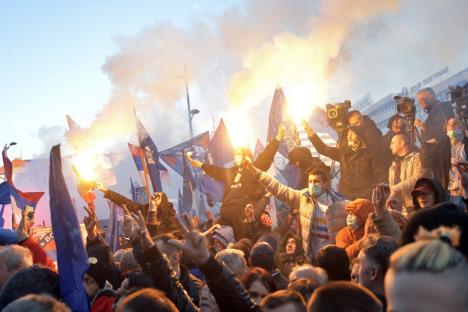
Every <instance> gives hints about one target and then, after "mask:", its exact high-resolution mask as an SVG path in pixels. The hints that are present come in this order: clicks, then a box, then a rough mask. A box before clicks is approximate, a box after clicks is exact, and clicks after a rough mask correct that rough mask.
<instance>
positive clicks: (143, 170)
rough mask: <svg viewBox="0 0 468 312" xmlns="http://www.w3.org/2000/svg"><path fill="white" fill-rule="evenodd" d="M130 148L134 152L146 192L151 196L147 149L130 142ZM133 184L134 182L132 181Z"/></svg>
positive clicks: (134, 159) (134, 158)
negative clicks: (146, 156)
mask: <svg viewBox="0 0 468 312" xmlns="http://www.w3.org/2000/svg"><path fill="white" fill-rule="evenodd" d="M128 148H129V149H130V153H131V154H132V157H133V161H134V162H135V166H136V168H137V171H138V175H139V176H140V180H141V183H142V185H144V186H145V190H146V194H147V196H148V198H150V189H149V170H148V165H147V164H146V158H145V151H144V150H143V149H142V148H141V147H139V146H136V145H133V144H130V143H128ZM132 185H133V183H132Z"/></svg>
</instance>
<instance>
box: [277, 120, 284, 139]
mask: <svg viewBox="0 0 468 312" xmlns="http://www.w3.org/2000/svg"><path fill="white" fill-rule="evenodd" d="M285 134H286V127H285V126H283V125H282V124H281V125H280V126H279V127H278V132H277V134H276V140H277V141H278V142H281V141H283V139H284V136H285Z"/></svg>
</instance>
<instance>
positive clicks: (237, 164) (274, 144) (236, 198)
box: [187, 127, 286, 240]
mask: <svg viewBox="0 0 468 312" xmlns="http://www.w3.org/2000/svg"><path fill="white" fill-rule="evenodd" d="M285 131H286V129H285V128H284V127H280V128H279V129H278V134H277V135H276V138H275V139H274V140H272V141H271V142H270V143H268V145H267V146H266V147H265V150H263V152H261V153H260V154H259V155H258V156H257V159H255V160H254V162H253V164H254V165H255V167H257V168H259V169H261V170H263V171H267V170H268V168H270V166H271V164H272V163H273V160H274V157H275V154H276V152H277V150H278V146H279V144H280V142H281V141H282V140H283V138H284V135H285ZM187 158H188V160H189V161H190V164H191V165H192V167H194V168H201V169H203V171H205V172H206V173H207V174H208V175H210V176H211V177H213V178H214V179H216V180H218V181H221V182H224V196H223V204H222V205H221V208H220V215H221V216H220V217H221V224H223V225H230V226H232V228H233V230H234V236H235V237H236V239H237V240H239V239H241V238H243V237H244V233H243V230H242V229H243V224H242V220H244V218H245V212H244V208H245V206H246V205H247V204H248V203H249V202H254V201H256V200H259V199H260V198H261V197H262V196H263V195H264V194H265V190H264V188H263V187H262V186H261V185H259V184H258V183H257V182H256V180H255V177H254V176H252V175H251V174H250V173H249V172H248V171H244V170H243V168H242V161H243V159H246V158H249V159H253V157H252V153H251V152H250V151H249V150H248V149H247V148H237V149H236V150H235V151H234V166H233V167H230V168H223V167H217V166H213V165H210V164H207V163H202V162H201V161H199V160H195V159H192V158H191V157H190V156H189V155H187Z"/></svg>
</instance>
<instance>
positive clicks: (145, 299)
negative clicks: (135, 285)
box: [117, 288, 179, 312]
mask: <svg viewBox="0 0 468 312" xmlns="http://www.w3.org/2000/svg"><path fill="white" fill-rule="evenodd" d="M117 311H119V312H120V311H127V312H130V311H131V312H140V311H161V312H177V311H179V310H178V309H177V308H176V306H175V305H174V303H172V301H171V300H169V299H168V298H167V297H166V296H165V295H164V293H163V292H162V291H160V290H157V289H154V288H144V289H141V290H139V291H137V292H134V293H132V294H131V295H128V296H127V297H125V299H123V300H122V301H121V302H120V303H119V304H118V305H117Z"/></svg>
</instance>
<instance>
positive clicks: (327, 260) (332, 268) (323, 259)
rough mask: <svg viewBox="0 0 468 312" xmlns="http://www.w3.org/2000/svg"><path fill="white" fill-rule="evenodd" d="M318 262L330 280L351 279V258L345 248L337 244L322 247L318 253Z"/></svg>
mask: <svg viewBox="0 0 468 312" xmlns="http://www.w3.org/2000/svg"><path fill="white" fill-rule="evenodd" d="M317 262H318V266H319V267H321V268H323V269H324V270H325V271H326V272H327V274H328V280H330V281H341V280H344V281H349V280H350V279H351V272H350V271H349V258H348V255H347V254H346V250H345V249H344V248H341V247H338V246H335V245H327V246H324V247H322V248H321V249H320V251H319V253H318V255H317Z"/></svg>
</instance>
